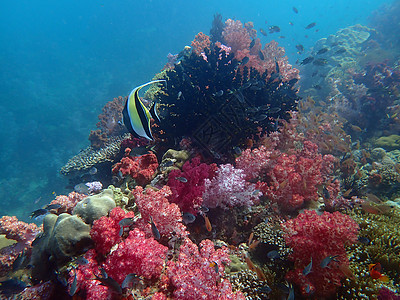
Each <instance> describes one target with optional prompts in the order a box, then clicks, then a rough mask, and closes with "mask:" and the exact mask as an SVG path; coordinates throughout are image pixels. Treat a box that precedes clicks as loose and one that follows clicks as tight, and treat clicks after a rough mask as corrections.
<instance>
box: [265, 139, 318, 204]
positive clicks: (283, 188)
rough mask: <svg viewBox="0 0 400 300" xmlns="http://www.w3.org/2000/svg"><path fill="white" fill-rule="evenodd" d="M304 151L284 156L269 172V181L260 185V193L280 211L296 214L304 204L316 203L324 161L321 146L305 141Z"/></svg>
mask: <svg viewBox="0 0 400 300" xmlns="http://www.w3.org/2000/svg"><path fill="white" fill-rule="evenodd" d="M303 144H304V148H303V150H301V151H299V150H297V151H296V152H295V154H292V155H289V154H287V153H282V155H280V156H279V157H278V158H277V159H276V163H275V165H274V167H273V168H272V170H271V171H270V172H268V177H269V180H268V182H259V183H258V187H259V188H260V190H261V191H262V192H263V193H264V194H265V195H266V196H267V197H268V198H270V199H271V200H272V201H273V202H276V203H277V204H278V205H279V206H280V207H281V209H283V210H286V211H293V210H296V209H298V208H300V207H301V206H302V205H303V203H304V202H305V201H311V200H317V199H318V194H317V186H318V185H319V184H321V183H322V180H323V177H322V174H321V169H322V163H323V158H322V155H321V154H319V153H318V146H317V145H316V144H314V143H311V142H309V141H304V143H303Z"/></svg>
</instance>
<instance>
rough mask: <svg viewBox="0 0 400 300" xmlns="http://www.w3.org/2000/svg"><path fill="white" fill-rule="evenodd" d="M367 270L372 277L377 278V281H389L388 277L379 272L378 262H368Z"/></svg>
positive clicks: (380, 267)
mask: <svg viewBox="0 0 400 300" xmlns="http://www.w3.org/2000/svg"><path fill="white" fill-rule="evenodd" d="M368 271H369V275H370V276H371V278H372V279H378V280H379V281H382V282H389V277H387V276H386V275H383V274H382V273H381V271H382V266H381V264H380V263H376V264H370V265H369V266H368Z"/></svg>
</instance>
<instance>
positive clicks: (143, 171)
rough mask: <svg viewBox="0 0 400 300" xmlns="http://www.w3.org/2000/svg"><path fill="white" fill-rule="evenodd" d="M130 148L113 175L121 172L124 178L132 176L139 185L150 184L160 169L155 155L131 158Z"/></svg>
mask: <svg viewBox="0 0 400 300" xmlns="http://www.w3.org/2000/svg"><path fill="white" fill-rule="evenodd" d="M129 153H130V148H126V149H125V154H126V156H124V157H123V158H122V159H121V161H120V162H119V163H117V164H115V166H114V167H113V169H112V172H113V173H118V172H121V173H122V175H123V176H127V175H130V176H131V177H132V178H133V179H135V181H136V183H137V184H138V185H142V186H144V185H146V184H148V183H149V182H150V181H151V179H152V178H153V176H154V173H155V171H156V170H157V168H158V161H157V157H156V156H155V154H154V153H149V154H144V155H141V156H136V157H132V156H129Z"/></svg>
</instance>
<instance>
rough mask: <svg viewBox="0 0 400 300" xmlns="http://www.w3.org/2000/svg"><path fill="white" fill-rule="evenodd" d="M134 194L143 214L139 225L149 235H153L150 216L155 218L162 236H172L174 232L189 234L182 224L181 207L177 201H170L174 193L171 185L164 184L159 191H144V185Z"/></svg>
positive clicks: (134, 191) (182, 235)
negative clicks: (169, 198)
mask: <svg viewBox="0 0 400 300" xmlns="http://www.w3.org/2000/svg"><path fill="white" fill-rule="evenodd" d="M132 194H133V195H134V196H135V203H136V205H137V206H138V208H139V211H140V214H141V216H142V218H141V219H140V220H138V222H137V226H138V227H139V228H140V229H141V230H143V231H144V232H145V233H147V235H148V236H151V235H152V230H151V226H150V224H149V221H150V217H152V218H153V221H154V223H155V224H156V226H157V229H158V231H159V232H160V235H161V236H167V237H171V235H172V234H173V233H174V234H175V235H178V236H181V237H184V236H187V235H188V232H187V231H186V227H185V226H184V225H183V224H182V215H181V211H180V209H179V207H178V206H177V205H176V204H175V203H169V201H168V199H167V198H168V197H169V196H171V194H172V192H171V189H170V188H169V186H164V187H163V188H162V189H161V190H159V191H154V190H152V189H147V190H146V191H145V192H144V193H143V188H142V187H137V188H136V189H135V190H133V191H132Z"/></svg>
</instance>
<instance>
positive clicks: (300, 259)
mask: <svg viewBox="0 0 400 300" xmlns="http://www.w3.org/2000/svg"><path fill="white" fill-rule="evenodd" d="M282 227H283V230H284V231H285V240H286V243H287V244H288V245H289V246H290V247H292V248H293V253H292V254H291V255H290V258H291V259H292V260H293V261H294V262H295V266H296V269H295V270H292V271H289V272H288V273H287V274H286V279H287V280H289V281H292V282H294V283H296V284H297V285H298V286H299V287H300V289H301V291H302V293H303V295H304V296H307V295H308V294H309V292H310V291H314V293H315V296H317V297H328V296H330V295H332V294H333V293H334V292H335V290H336V288H337V287H339V286H340V285H341V283H340V281H341V280H342V279H343V278H345V275H344V273H343V272H342V271H341V269H343V268H344V267H348V265H349V260H348V258H347V255H346V250H345V246H347V245H350V244H352V243H354V242H355V241H356V240H357V231H358V225H357V223H356V222H355V221H354V220H353V219H351V218H350V217H349V216H347V215H344V214H341V213H339V212H334V213H328V212H324V213H323V214H322V215H320V216H319V215H318V214H317V213H316V212H315V211H305V212H304V213H302V214H300V215H298V216H297V218H295V219H292V220H289V221H287V222H286V223H283V224H282ZM328 256H336V257H335V260H332V261H331V262H330V263H329V266H327V267H325V268H322V267H321V266H320V264H321V262H322V261H323V260H324V259H326V258H327V257H328ZM311 259H312V272H311V273H309V274H307V275H304V274H303V270H304V268H305V267H306V266H307V265H308V264H309V263H310V261H311Z"/></svg>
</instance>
